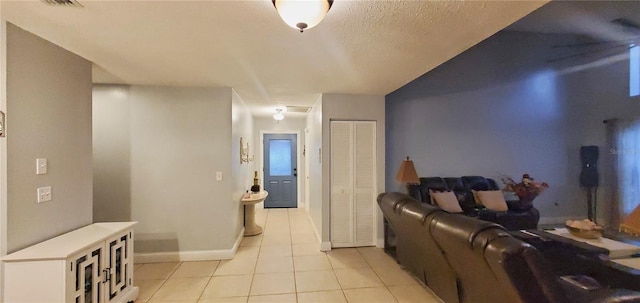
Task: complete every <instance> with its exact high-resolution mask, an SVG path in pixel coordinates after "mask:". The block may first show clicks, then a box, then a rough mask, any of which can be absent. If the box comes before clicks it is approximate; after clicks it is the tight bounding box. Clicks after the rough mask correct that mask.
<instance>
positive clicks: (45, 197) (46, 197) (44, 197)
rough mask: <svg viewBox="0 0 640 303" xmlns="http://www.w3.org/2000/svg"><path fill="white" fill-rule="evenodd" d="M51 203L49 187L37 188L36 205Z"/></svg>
mask: <svg viewBox="0 0 640 303" xmlns="http://www.w3.org/2000/svg"><path fill="white" fill-rule="evenodd" d="M47 201H51V186H45V187H38V203H42V202H47Z"/></svg>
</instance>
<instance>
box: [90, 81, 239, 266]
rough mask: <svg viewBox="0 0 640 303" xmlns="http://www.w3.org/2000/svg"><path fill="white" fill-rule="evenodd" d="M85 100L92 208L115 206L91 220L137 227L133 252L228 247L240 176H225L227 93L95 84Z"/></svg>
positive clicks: (229, 171)
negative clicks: (91, 106) (90, 105)
mask: <svg viewBox="0 0 640 303" xmlns="http://www.w3.org/2000/svg"><path fill="white" fill-rule="evenodd" d="M93 101H94V103H95V104H96V105H95V106H96V109H101V111H98V110H96V111H95V112H94V114H95V117H94V120H95V123H94V133H95V135H96V136H95V138H94V142H95V145H94V147H95V154H94V161H95V167H94V176H95V184H94V186H95V188H96V191H95V192H96V196H95V198H94V201H95V204H96V205H95V209H96V210H105V209H107V208H110V207H111V206H112V205H113V204H115V205H118V206H119V209H118V210H116V209H111V210H110V211H108V212H106V213H97V212H96V214H94V216H95V217H96V218H100V219H103V220H107V221H112V220H122V219H125V220H126V219H127V216H130V217H129V218H128V219H129V220H133V221H138V222H139V224H138V225H137V226H136V238H137V239H136V246H135V248H136V252H138V253H150V252H178V251H207V250H219V249H230V248H231V247H233V244H234V242H235V240H236V237H237V236H238V232H239V230H240V229H241V224H242V221H241V214H240V206H239V203H238V202H239V201H238V200H239V199H240V196H238V197H235V196H234V193H235V192H236V191H238V192H239V190H237V187H239V186H240V185H238V180H236V176H238V175H242V173H241V172H240V173H235V172H234V171H233V165H234V164H233V163H234V162H233V161H232V160H234V159H235V158H233V156H232V152H233V149H232V145H233V144H232V128H233V126H234V125H235V124H233V123H232V90H231V89H229V88H177V87H154V86H130V87H128V88H127V87H124V88H123V87H122V86H96V88H95V89H94V99H93ZM109 107H111V108H110V109H107V108H109ZM118 112H120V115H121V116H119V117H117V118H113V117H112V115H113V114H117V113H118ZM127 117H128V118H127ZM241 119H245V120H246V118H241ZM245 128H248V129H249V130H250V129H251V128H250V127H249V126H245ZM249 134H250V131H249ZM234 136H235V134H234ZM127 138H128V139H127ZM238 140H239V139H238ZM234 143H235V142H234ZM235 144H236V145H239V144H238V143H235ZM115 145H124V147H123V146H120V147H115ZM106 146H111V148H110V149H108V150H100V149H101V147H106ZM238 161H239V160H238ZM126 163H129V167H128V168H127V167H126ZM217 171H220V172H222V173H223V181H216V172H217ZM119 179H124V180H119ZM127 183H128V184H129V186H127V185H126V184H127ZM236 194H237V193H236ZM102 195H105V196H102ZM113 199H121V201H115V202H114V201H113ZM123 201H124V202H123ZM127 201H128V203H129V205H128V206H127V205H124V204H126V203H127Z"/></svg>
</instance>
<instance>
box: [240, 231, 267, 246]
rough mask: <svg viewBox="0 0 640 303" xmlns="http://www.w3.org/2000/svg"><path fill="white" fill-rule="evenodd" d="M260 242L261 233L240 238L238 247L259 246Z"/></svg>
mask: <svg viewBox="0 0 640 303" xmlns="http://www.w3.org/2000/svg"><path fill="white" fill-rule="evenodd" d="M260 244H262V234H260V235H257V236H250V237H244V238H242V241H240V247H244V246H260Z"/></svg>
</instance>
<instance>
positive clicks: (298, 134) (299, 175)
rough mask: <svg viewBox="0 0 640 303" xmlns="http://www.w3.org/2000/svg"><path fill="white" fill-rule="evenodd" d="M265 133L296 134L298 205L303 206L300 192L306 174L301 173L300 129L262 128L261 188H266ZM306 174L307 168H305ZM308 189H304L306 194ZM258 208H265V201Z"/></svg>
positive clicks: (259, 170)
mask: <svg viewBox="0 0 640 303" xmlns="http://www.w3.org/2000/svg"><path fill="white" fill-rule="evenodd" d="M264 135H296V146H297V151H296V167H297V168H298V176H297V177H296V187H297V197H296V200H297V201H296V206H297V207H298V208H303V207H304V205H305V203H304V201H303V199H302V197H301V196H302V195H301V194H300V189H301V188H302V179H304V176H303V175H302V174H300V164H303V163H301V162H300V161H301V160H302V147H301V146H300V141H301V140H300V131H299V130H260V139H259V140H260V167H259V169H258V178H259V179H260V188H264ZM304 173H305V174H306V173H307V172H306V169H305V172H304ZM306 192H307V191H306V190H305V191H304V193H305V195H306ZM258 208H264V202H261V203H259V204H258Z"/></svg>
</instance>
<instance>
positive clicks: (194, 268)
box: [171, 261, 220, 279]
mask: <svg viewBox="0 0 640 303" xmlns="http://www.w3.org/2000/svg"><path fill="white" fill-rule="evenodd" d="M219 263H220V261H196V262H182V264H180V267H178V269H176V271H174V272H173V274H172V275H171V279H174V278H196V277H211V276H212V275H213V272H214V271H215V270H216V267H217V266H218V264H219Z"/></svg>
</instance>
